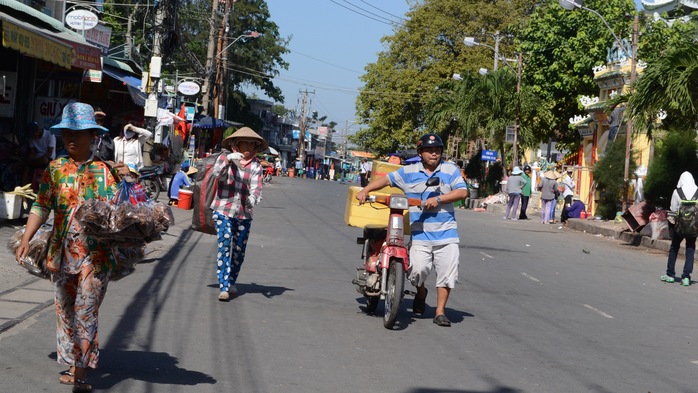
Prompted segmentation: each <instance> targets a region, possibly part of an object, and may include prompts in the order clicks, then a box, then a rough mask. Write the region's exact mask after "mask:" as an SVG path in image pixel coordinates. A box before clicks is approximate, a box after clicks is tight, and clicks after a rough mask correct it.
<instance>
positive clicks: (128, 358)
mask: <svg viewBox="0 0 698 393" xmlns="http://www.w3.org/2000/svg"><path fill="white" fill-rule="evenodd" d="M99 352H100V356H99V368H98V369H95V370H90V372H89V375H88V378H89V381H90V384H92V386H94V388H95V389H104V390H106V389H110V388H112V387H114V386H115V385H117V384H118V383H119V382H121V381H124V380H128V379H135V380H139V381H144V382H148V383H152V384H162V385H187V386H193V385H200V384H215V383H216V382H217V381H216V379H215V378H213V377H211V376H209V375H206V374H204V373H201V372H198V371H191V370H185V369H182V368H179V367H178V366H177V363H179V361H178V360H177V358H175V357H173V356H170V355H169V354H167V353H164V352H148V351H120V350H112V349H100V350H99ZM49 357H50V358H52V359H54V360H55V359H56V353H55V352H53V353H51V354H50V355H49Z"/></svg>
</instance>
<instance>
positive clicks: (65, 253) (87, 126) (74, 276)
mask: <svg viewBox="0 0 698 393" xmlns="http://www.w3.org/2000/svg"><path fill="white" fill-rule="evenodd" d="M51 131H52V132H53V133H54V134H56V135H60V136H61V138H63V144H64V146H65V149H66V150H67V152H68V156H67V157H59V158H57V159H55V160H53V161H51V162H50V163H49V164H48V168H47V169H46V170H45V171H44V173H43V176H42V177H41V184H40V185H39V193H38V196H37V199H36V201H35V202H34V204H33V205H32V208H31V212H30V214H29V218H28V219H27V227H26V230H25V232H24V235H23V236H22V240H21V243H20V245H19V247H18V248H17V252H16V254H15V258H16V259H17V261H18V263H20V264H21V263H22V261H23V259H24V258H25V257H26V256H27V253H28V251H29V241H30V240H31V238H32V237H33V236H34V234H35V233H36V232H37V230H38V229H39V227H40V226H41V225H42V224H43V223H44V222H46V220H47V219H48V217H49V215H50V214H51V211H53V213H54V225H53V234H52V239H53V241H52V242H51V243H50V245H49V251H48V256H47V260H46V266H47V268H48V269H49V271H50V272H51V282H53V285H54V291H55V307H56V314H57V315H56V316H57V318H56V322H57V329H56V334H57V343H58V350H57V359H58V362H59V363H61V364H66V365H68V366H70V369H69V370H68V371H65V372H64V373H62V375H61V377H60V378H59V381H60V383H63V384H69V385H73V392H90V391H92V386H91V385H89V384H88V383H87V382H85V380H86V374H87V369H88V368H96V367H97V360H98V357H99V340H98V337H99V336H98V334H97V326H98V323H97V317H98V315H99V305H100V304H101V303H102V300H103V299H104V295H105V294H106V291H107V283H108V282H109V275H110V273H111V272H112V270H113V269H114V268H115V267H116V264H117V260H116V256H115V254H114V252H113V251H112V249H111V248H110V246H109V244H107V243H105V242H102V241H97V240H96V239H94V238H91V237H89V236H86V235H84V234H83V233H82V232H81V228H80V225H79V224H78V223H77V221H76V220H73V219H72V218H73V213H74V212H75V210H76V209H77V207H78V206H79V205H80V204H81V203H82V202H84V201H86V200H89V199H99V200H105V201H106V200H109V199H110V198H111V197H112V196H113V195H114V193H115V192H116V190H117V184H118V181H119V177H120V176H122V175H127V174H128V167H127V166H126V165H123V164H117V165H115V166H114V168H110V167H109V166H108V165H107V164H105V163H104V162H102V161H100V160H99V159H95V158H94V155H93V153H92V151H91V144H92V141H93V140H94V139H95V137H96V136H97V135H99V134H100V133H106V132H108V131H107V129H106V128H104V127H102V126H100V125H98V124H97V123H96V122H95V116H94V110H93V109H92V107H91V106H90V105H87V104H83V103H79V102H77V103H71V104H68V105H66V106H65V108H63V117H62V119H61V122H60V123H58V124H56V125H55V126H53V127H51Z"/></svg>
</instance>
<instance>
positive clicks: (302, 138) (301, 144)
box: [298, 90, 308, 166]
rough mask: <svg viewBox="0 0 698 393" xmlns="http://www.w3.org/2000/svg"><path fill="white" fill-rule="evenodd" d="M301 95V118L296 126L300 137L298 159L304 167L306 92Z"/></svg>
mask: <svg viewBox="0 0 698 393" xmlns="http://www.w3.org/2000/svg"><path fill="white" fill-rule="evenodd" d="M302 93H303V107H302V108H301V118H300V120H299V121H298V126H299V128H300V132H301V134H300V136H299V137H298V158H299V159H300V160H301V164H303V166H305V128H306V126H307V125H306V117H307V115H306V111H305V110H306V108H305V106H306V104H307V103H308V90H305V91H303V92H302Z"/></svg>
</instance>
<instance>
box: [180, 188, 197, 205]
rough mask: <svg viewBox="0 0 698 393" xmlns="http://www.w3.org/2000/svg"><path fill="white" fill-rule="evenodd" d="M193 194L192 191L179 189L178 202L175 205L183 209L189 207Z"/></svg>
mask: <svg viewBox="0 0 698 393" xmlns="http://www.w3.org/2000/svg"><path fill="white" fill-rule="evenodd" d="M193 196H194V193H193V192H192V191H189V190H179V202H178V203H177V207H178V208H180V209H184V210H189V209H191V200H192V197H193Z"/></svg>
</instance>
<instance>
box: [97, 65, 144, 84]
mask: <svg viewBox="0 0 698 393" xmlns="http://www.w3.org/2000/svg"><path fill="white" fill-rule="evenodd" d="M102 71H104V73H105V74H107V75H109V76H111V77H112V78H114V79H116V80H119V81H121V82H123V83H124V84H125V85H127V86H131V87H135V88H136V89H140V88H141V79H140V78H137V77H135V76H133V75H130V74H129V73H127V72H125V71H122V70H119V69H116V68H111V67H104V69H103V70H102Z"/></svg>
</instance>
